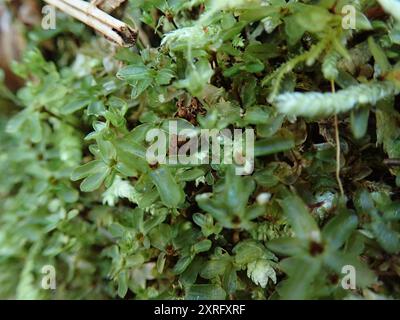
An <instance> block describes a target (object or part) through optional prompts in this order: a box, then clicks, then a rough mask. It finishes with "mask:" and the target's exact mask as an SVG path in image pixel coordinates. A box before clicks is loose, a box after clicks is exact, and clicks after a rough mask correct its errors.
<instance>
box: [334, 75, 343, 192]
mask: <svg viewBox="0 0 400 320" xmlns="http://www.w3.org/2000/svg"><path fill="white" fill-rule="evenodd" d="M331 90H332V93H335V81H334V80H331ZM334 123H335V142H336V180H337V183H338V185H339V190H340V194H341V196H343V195H344V191H343V185H342V181H341V180H340V137H339V124H338V117H337V115H336V114H335V118H334Z"/></svg>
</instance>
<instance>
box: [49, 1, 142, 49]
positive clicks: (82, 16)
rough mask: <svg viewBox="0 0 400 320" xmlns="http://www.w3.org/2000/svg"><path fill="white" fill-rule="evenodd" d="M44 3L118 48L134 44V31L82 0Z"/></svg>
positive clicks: (135, 32) (135, 35)
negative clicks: (82, 24) (92, 30)
mask: <svg viewBox="0 0 400 320" xmlns="http://www.w3.org/2000/svg"><path fill="white" fill-rule="evenodd" d="M44 1H45V2H47V3H48V4H50V5H52V6H54V7H56V8H58V9H59V10H61V11H63V12H65V13H66V14H68V15H70V16H72V17H74V18H75V19H78V20H79V21H81V22H83V23H85V24H87V25H88V26H90V27H92V28H93V29H95V30H96V31H98V32H100V33H101V34H103V35H104V36H105V37H107V38H108V39H110V40H112V41H114V42H115V43H117V44H118V45H120V46H132V45H134V44H135V42H136V37H137V31H136V30H134V29H132V28H131V27H130V26H128V25H127V24H126V23H124V22H122V21H120V20H118V19H115V18H114V17H112V16H110V15H109V14H107V13H105V12H104V11H101V10H100V9H98V8H97V7H96V6H94V5H93V4H90V3H88V2H86V1H83V0H44Z"/></svg>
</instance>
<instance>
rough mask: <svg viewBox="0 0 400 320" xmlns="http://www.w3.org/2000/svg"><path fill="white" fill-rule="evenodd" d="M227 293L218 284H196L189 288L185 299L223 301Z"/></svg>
mask: <svg viewBox="0 0 400 320" xmlns="http://www.w3.org/2000/svg"><path fill="white" fill-rule="evenodd" d="M225 297H226V292H225V291H224V290H223V289H222V288H221V287H220V286H218V285H216V284H195V285H192V286H190V287H189V288H188V290H187V292H186V295H185V298H186V299H188V300H222V299H225Z"/></svg>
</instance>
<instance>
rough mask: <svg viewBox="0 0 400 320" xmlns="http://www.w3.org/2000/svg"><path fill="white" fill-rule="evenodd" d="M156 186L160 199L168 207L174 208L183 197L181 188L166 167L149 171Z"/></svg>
mask: <svg viewBox="0 0 400 320" xmlns="http://www.w3.org/2000/svg"><path fill="white" fill-rule="evenodd" d="M150 177H151V179H152V181H153V183H154V184H155V186H156V187H157V190H158V193H159V194H160V197H161V201H162V202H163V203H164V204H165V205H166V206H167V207H170V208H176V207H178V205H179V204H180V203H182V201H183V200H184V198H185V195H184V193H183V190H182V188H181V187H180V186H179V185H178V183H177V182H176V181H175V179H174V177H173V176H172V174H171V172H170V170H169V169H168V168H167V167H161V168H158V169H156V170H154V171H153V172H151V173H150Z"/></svg>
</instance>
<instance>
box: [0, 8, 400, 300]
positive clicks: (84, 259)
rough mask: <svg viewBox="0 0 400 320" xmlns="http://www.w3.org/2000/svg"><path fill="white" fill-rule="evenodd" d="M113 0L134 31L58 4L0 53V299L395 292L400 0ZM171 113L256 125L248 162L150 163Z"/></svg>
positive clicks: (398, 290)
mask: <svg viewBox="0 0 400 320" xmlns="http://www.w3.org/2000/svg"><path fill="white" fill-rule="evenodd" d="M128 2H129V3H128V5H127V6H126V8H124V9H123V10H122V8H121V10H120V11H121V12H120V14H121V15H122V19H124V20H126V21H128V22H130V23H134V24H135V25H136V26H137V27H138V28H139V35H140V36H139V40H138V45H137V47H135V48H115V47H114V46H113V45H111V44H110V43H108V42H107V41H106V40H105V39H102V38H101V37H100V36H98V35H94V34H91V33H90V32H89V31H87V30H86V29H85V28H84V27H82V26H81V25H80V24H78V23H76V22H71V21H70V19H69V18H67V17H65V16H63V15H61V16H60V17H59V19H58V20H57V30H54V31H52V32H44V31H43V30H40V29H39V26H36V27H29V26H26V27H25V28H26V30H25V32H26V39H27V42H28V47H27V48H26V50H25V52H24V54H23V57H22V59H21V61H19V62H15V63H14V64H13V66H12V70H13V72H14V73H15V74H16V75H18V76H19V77H21V78H22V79H23V80H24V84H23V86H22V87H21V88H20V89H19V90H18V91H17V92H12V91H11V90H10V89H8V88H7V86H6V82H5V77H4V72H2V71H1V70H0V81H1V82H0V139H1V141H2V143H1V144H0V179H1V184H0V283H1V286H0V298H18V299H113V298H127V299H130V298H134V299H363V298H369V297H374V296H379V297H383V298H388V299H390V298H400V286H399V284H398V283H397V282H396V280H395V279H396V277H398V276H400V259H399V256H398V254H399V252H400V202H399V199H398V198H399V196H398V192H397V188H398V186H399V185H400V178H398V177H400V174H399V173H400V171H399V170H398V166H399V158H400V144H399V143H400V126H399V123H400V115H399V110H398V106H399V105H398V104H399V95H398V94H399V92H400V53H399V52H400V50H399V49H400V27H399V21H398V17H397V12H398V11H396V10H395V9H396V8H397V2H398V1H396V0H391V1H389V0H388V1H383V0H382V1H381V0H379V1H375V0H365V1H357V2H354V1H345V0H340V1H330V0H322V1H283V0H269V1H264V0H234V1H219V0H192V1H187V0H167V1H164V0H162V1H161V0H146V1H144V0H141V1H136V0H134V1H133V0H132V1H128ZM349 3H350V4H356V17H357V24H356V30H345V29H343V28H342V18H343V17H342V11H341V9H342V7H343V6H344V5H346V4H349ZM380 4H382V6H383V8H384V9H385V10H387V11H388V12H389V13H391V14H393V17H391V16H389V15H381V16H378V17H371V12H374V9H376V8H379V6H380ZM393 8H395V9H393ZM68 25H70V26H71V28H70V29H68ZM83 30H86V31H85V32H83ZM333 86H334V87H335V88H337V91H336V92H332V89H333ZM333 115H336V116H338V121H339V129H340V130H339V134H340V146H341V154H340V160H341V161H340V164H339V165H340V167H339V169H340V178H341V180H342V183H343V186H344V195H342V194H341V193H340V189H339V185H338V182H337V177H336V170H337V168H338V164H337V163H336V149H335V131H334V125H333V121H332V120H333V119H332V118H331V116H333ZM171 119H173V120H177V122H178V126H179V127H181V128H195V129H225V128H229V129H233V128H243V129H254V130H255V133H256V137H255V139H256V140H255V150H254V154H255V159H254V173H252V174H251V175H248V176H239V175H236V174H235V169H236V166H235V164H232V165H224V164H211V165H207V164H201V165H192V164H159V163H155V164H154V163H153V164H150V163H148V162H147V160H146V151H147V150H148V148H149V146H150V143H149V141H147V140H146V135H147V133H148V132H149V131H150V130H151V129H160V130H163V131H167V130H168V122H169V120H171ZM168 138H169V137H168ZM45 265H52V266H54V267H55V270H56V272H57V278H56V282H57V288H56V290H45V289H43V288H42V287H41V281H42V278H43V276H44V275H43V273H42V267H43V266H45ZM346 265H351V266H353V267H354V268H355V270H356V289H353V290H346V289H344V288H343V287H342V285H341V280H342V278H343V276H344V274H343V272H342V270H343V267H344V266H346Z"/></svg>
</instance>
